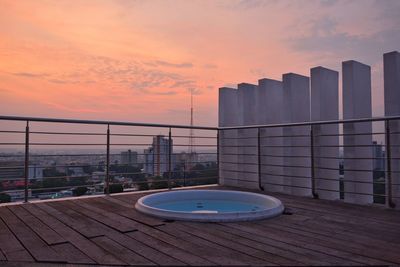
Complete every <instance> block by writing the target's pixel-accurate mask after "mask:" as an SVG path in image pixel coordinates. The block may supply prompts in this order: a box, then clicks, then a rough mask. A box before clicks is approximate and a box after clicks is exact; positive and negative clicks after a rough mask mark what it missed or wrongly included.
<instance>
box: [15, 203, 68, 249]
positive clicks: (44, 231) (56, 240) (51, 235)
mask: <svg viewBox="0 0 400 267" xmlns="http://www.w3.org/2000/svg"><path fill="white" fill-rule="evenodd" d="M28 205H29V204H28ZM10 210H11V211H12V212H13V213H14V214H15V215H16V216H17V217H18V218H19V219H20V220H21V221H23V222H25V223H26V224H27V226H28V227H29V228H31V229H32V230H33V231H34V232H35V233H36V234H37V235H38V236H40V238H42V239H43V240H44V241H45V242H46V243H47V244H49V245H54V244H60V243H65V242H67V240H65V238H63V237H62V236H61V235H59V234H57V233H56V232H55V231H54V230H52V229H51V228H50V227H48V226H47V225H46V224H44V223H43V222H42V221H40V220H39V219H38V218H36V217H35V216H33V215H32V214H30V213H29V212H28V211H27V210H25V209H24V208H23V207H22V206H13V207H12V208H10Z"/></svg>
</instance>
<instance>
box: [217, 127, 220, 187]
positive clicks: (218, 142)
mask: <svg viewBox="0 0 400 267" xmlns="http://www.w3.org/2000/svg"><path fill="white" fill-rule="evenodd" d="M219 144H220V141H219V129H218V130H217V170H218V185H221V183H220V174H221V172H220V168H219V151H220V150H219Z"/></svg>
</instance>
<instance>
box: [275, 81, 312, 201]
mask: <svg viewBox="0 0 400 267" xmlns="http://www.w3.org/2000/svg"><path fill="white" fill-rule="evenodd" d="M282 80H283V109H284V118H283V119H284V122H285V123H296V122H308V121H310V80H309V78H308V77H305V76H302V75H298V74H294V73H288V74H284V75H283V79H282ZM309 134H310V127H309V126H290V127H284V129H283V135H284V136H285V137H284V140H283V143H284V146H285V147H284V155H285V158H284V161H283V163H284V166H285V167H284V175H285V177H284V184H285V185H289V186H291V187H288V186H286V187H285V188H284V190H285V192H286V193H291V194H293V195H301V196H309V195H311V189H310V188H311V178H310V177H311V169H310V166H311V161H310V137H309ZM296 166H297V167H296Z"/></svg>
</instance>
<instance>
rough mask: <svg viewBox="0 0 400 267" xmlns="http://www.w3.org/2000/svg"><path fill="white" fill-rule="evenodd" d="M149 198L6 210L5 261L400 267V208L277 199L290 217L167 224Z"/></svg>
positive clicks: (0, 244)
mask: <svg viewBox="0 0 400 267" xmlns="http://www.w3.org/2000/svg"><path fill="white" fill-rule="evenodd" d="M142 195H143V194H121V195H113V196H109V197H106V196H101V197H95V198H85V199H74V200H62V201H53V202H41V203H30V204H20V205H12V206H3V207H0V217H1V220H0V261H1V262H0V264H2V265H7V264H6V263H7V262H8V264H9V265H10V266H18V265H24V264H26V263H30V264H33V263H35V262H36V263H38V265H43V264H44V263H48V264H60V263H61V264H97V265H174V266H176V265H196V266H201V265H203V266H209V265H400V253H399V252H400V212H398V211H393V210H385V209H382V208H377V207H365V206H356V205H350V204H345V203H341V202H332V201H323V200H314V199H310V198H301V197H294V196H288V195H281V194H273V195H274V196H276V197H278V198H280V199H281V200H282V201H283V203H284V204H285V206H286V208H287V209H288V211H290V212H289V214H285V215H282V216H280V217H277V218H273V219H269V220H263V221H255V222H243V223H207V224H206V223H189V222H178V221H174V222H165V221H162V220H159V219H155V218H152V217H148V216H145V215H142V214H140V213H138V212H137V211H135V209H134V208H133V203H134V202H135V201H136V199H138V198H139V197H140V196H142ZM290 213H291V214H290Z"/></svg>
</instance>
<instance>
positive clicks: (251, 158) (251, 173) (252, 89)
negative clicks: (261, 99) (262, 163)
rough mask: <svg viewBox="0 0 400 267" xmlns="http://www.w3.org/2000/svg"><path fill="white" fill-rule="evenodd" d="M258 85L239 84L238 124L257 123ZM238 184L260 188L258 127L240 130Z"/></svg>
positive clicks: (244, 186)
mask: <svg viewBox="0 0 400 267" xmlns="http://www.w3.org/2000/svg"><path fill="white" fill-rule="evenodd" d="M256 99H257V85H254V84H249V83H240V84H238V105H237V108H238V111H239V114H238V118H239V121H238V124H239V125H240V126H245V125H255V124H257V121H258V117H259V113H258V112H257V109H256ZM238 141H239V144H238V162H239V164H238V166H237V167H238V169H239V173H238V179H237V180H238V185H239V186H240V187H243V188H258V165H257V163H258V147H257V144H258V140H257V129H244V130H238Z"/></svg>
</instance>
